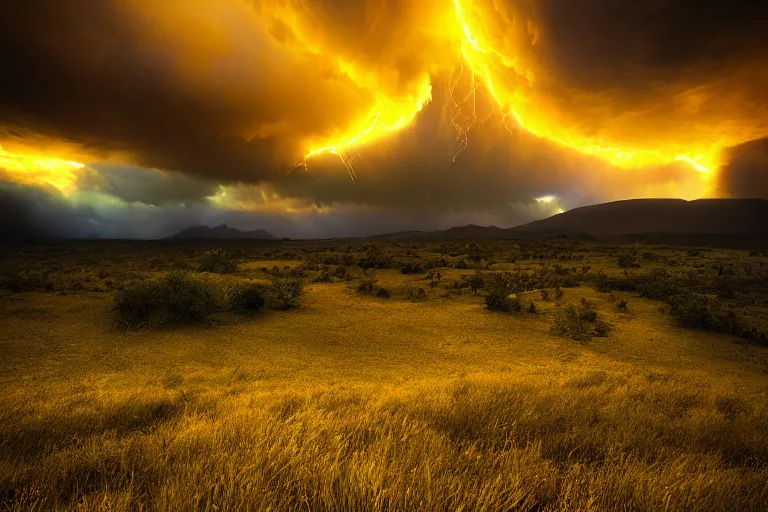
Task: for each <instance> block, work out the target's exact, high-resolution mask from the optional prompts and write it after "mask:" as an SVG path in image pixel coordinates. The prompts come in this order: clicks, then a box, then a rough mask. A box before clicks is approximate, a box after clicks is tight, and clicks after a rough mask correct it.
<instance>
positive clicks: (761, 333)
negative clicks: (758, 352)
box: [595, 269, 768, 345]
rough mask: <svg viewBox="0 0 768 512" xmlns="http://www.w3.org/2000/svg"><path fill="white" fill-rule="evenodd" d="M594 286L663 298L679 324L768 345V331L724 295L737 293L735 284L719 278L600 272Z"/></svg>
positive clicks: (656, 272) (658, 272)
mask: <svg viewBox="0 0 768 512" xmlns="http://www.w3.org/2000/svg"><path fill="white" fill-rule="evenodd" d="M595 287H596V289H597V290H598V291H600V292H610V291H613V290H616V291H633V292H637V293H639V294H640V295H641V296H643V297H646V298H649V299H653V300H660V301H664V302H666V303H667V304H668V305H669V312H670V313H671V314H672V315H674V316H675V317H676V318H677V322H678V324H679V325H680V326H681V327H685V328H689V329H703V330H708V331H713V332H721V333H729V334H734V335H736V336H739V337H741V338H744V339H746V340H748V341H752V342H754V343H757V344H761V345H765V344H768V331H767V330H765V329H761V328H757V327H755V326H750V325H747V323H746V322H745V321H744V319H743V318H742V317H740V316H739V315H738V314H737V313H736V311H735V310H734V309H732V308H729V307H726V305H725V303H724V301H723V300H722V299H723V298H727V297H733V296H735V294H736V291H735V289H734V284H733V283H732V282H728V281H725V280H723V279H721V278H719V277H716V278H712V279H710V280H709V281H706V280H703V279H698V278H697V277H695V276H693V275H688V276H684V277H680V276H675V275H672V274H671V273H670V272H669V271H668V270H666V269H654V270H653V271H651V272H650V273H648V274H646V275H642V276H630V275H625V276H624V277H608V276H606V275H605V274H604V273H599V274H598V275H597V276H596V279H595Z"/></svg>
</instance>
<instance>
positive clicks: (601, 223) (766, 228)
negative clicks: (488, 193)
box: [425, 199, 768, 239]
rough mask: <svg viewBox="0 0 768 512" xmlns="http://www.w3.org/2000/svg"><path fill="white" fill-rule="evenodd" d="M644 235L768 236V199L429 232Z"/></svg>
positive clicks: (649, 206) (606, 208)
mask: <svg viewBox="0 0 768 512" xmlns="http://www.w3.org/2000/svg"><path fill="white" fill-rule="evenodd" d="M641 234H680V235H727V236H748V237H768V201H766V200H764V199H698V200H695V201H686V200H684V199H630V200H626V201H615V202H611V203H602V204H597V205H593V206H583V207H580V208H575V209H573V210H570V211H567V212H564V213H560V214H558V215H555V216H553V217H548V218H546V219H542V220H537V221H534V222H530V223H528V224H523V225H521V226H517V227H514V228H509V229H502V228H498V227H496V226H489V227H483V226H475V225H473V224H470V225H467V226H460V227H454V228H450V229H447V230H445V231H438V232H434V233H429V234H426V235H425V236H428V237H429V238H447V239H481V238H497V239H498V238H503V239H510V238H530V237H537V238H538V237H555V238H563V237H566V238H576V239H579V238H581V239H593V238H601V237H611V236H628V235H641Z"/></svg>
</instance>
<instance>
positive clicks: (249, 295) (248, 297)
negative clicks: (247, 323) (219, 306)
mask: <svg viewBox="0 0 768 512" xmlns="http://www.w3.org/2000/svg"><path fill="white" fill-rule="evenodd" d="M266 294H267V287H266V286H265V285H263V284H257V283H242V284H237V285H234V286H232V287H230V288H229V290H228V293H227V295H228V298H229V305H230V307H231V308H232V309H233V310H234V311H261V310H262V309H264V306H265V305H266V303H267V298H266Z"/></svg>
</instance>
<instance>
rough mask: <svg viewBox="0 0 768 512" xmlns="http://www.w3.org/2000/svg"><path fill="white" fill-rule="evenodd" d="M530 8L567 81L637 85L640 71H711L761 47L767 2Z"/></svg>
mask: <svg viewBox="0 0 768 512" xmlns="http://www.w3.org/2000/svg"><path fill="white" fill-rule="evenodd" d="M537 8H538V10H539V13H540V16H541V23H542V24H543V26H544V27H545V30H546V38H545V41H547V40H549V43H548V48H549V49H550V51H551V52H552V55H553V57H554V60H555V61H556V62H557V66H556V69H557V70H558V71H559V72H561V73H562V74H563V75H564V77H565V78H566V79H567V80H568V81H569V83H572V84H574V85H579V84H585V85H594V86H597V87H605V86H606V85H614V84H621V85H624V86H627V87H636V86H637V85H638V79H640V80H641V81H644V79H645V75H644V74H645V73H657V72H662V71H664V72H671V73H673V74H678V76H679V74H680V73H681V71H690V70H691V69H692V68H696V67H703V68H705V69H706V70H707V71H710V72H711V71H717V70H718V66H722V65H723V63H726V64H729V63H731V62H733V61H734V60H736V61H741V62H743V61H745V60H746V61H748V60H750V59H759V60H765V55H766V51H768V34H767V33H766V30H765V24H766V21H768V3H766V2H734V1H732V0H643V1H633V0H580V1H578V2H573V1H569V0H543V1H542V2H540V3H538V4H537ZM679 78H680V79H683V80H684V79H686V78H688V77H685V76H679Z"/></svg>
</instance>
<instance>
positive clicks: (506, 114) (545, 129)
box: [288, 0, 717, 182]
mask: <svg viewBox="0 0 768 512" xmlns="http://www.w3.org/2000/svg"><path fill="white" fill-rule="evenodd" d="M451 1H452V8H453V15H454V19H455V22H456V30H455V33H456V40H457V41H458V42H459V47H460V52H459V58H458V65H457V66H456V70H455V71H454V73H453V75H454V76H452V77H451V79H450V83H449V88H448V89H449V90H448V93H449V101H450V105H449V107H450V108H451V110H452V112H451V113H450V122H451V124H452V126H453V128H454V129H455V130H456V138H455V142H456V149H455V152H454V153H453V155H452V162H456V159H457V158H458V156H459V155H460V154H461V153H462V152H463V151H464V150H465V149H466V148H467V147H468V145H469V131H470V130H471V129H472V127H473V126H475V125H476V124H477V123H484V122H485V121H487V120H489V119H491V118H492V117H494V114H496V113H497V112H499V114H500V118H501V125H502V126H503V127H504V128H505V129H506V130H507V131H509V132H510V133H514V131H513V127H512V125H513V124H514V125H516V127H517V128H521V129H523V130H526V131H528V132H530V133H532V134H533V135H536V136H537V137H541V138H545V139H549V140H551V141H553V142H555V143H557V144H559V145H562V146H566V147H569V148H572V149H575V150H577V151H579V152H581V153H584V154H587V155H594V156H597V157H599V158H602V159H604V160H607V161H609V162H611V163H612V164H614V165H617V166H620V167H639V166H644V165H653V164H665V163H669V162H671V161H677V162H685V163H687V164H689V165H691V167H693V168H694V169H695V170H697V171H699V172H703V173H706V172H709V171H710V170H712V169H713V168H715V167H716V166H717V159H716V156H715V155H716V153H717V151H716V149H717V148H715V149H713V150H712V151H711V152H710V153H709V154H706V155H697V156H696V157H692V156H689V155H679V154H677V153H672V154H671V155H670V154H667V153H665V152H662V151H654V150H648V149H625V148H619V147H613V146H606V145H604V144H602V143H599V142H598V141H595V140H591V139H589V138H587V137H582V136H580V135H578V134H577V133H575V132H572V131H570V130H568V128H567V127H563V126H558V125H556V124H553V123H552V122H550V121H549V120H548V119H546V118H544V117H543V116H542V115H541V114H540V113H537V110H536V109H535V107H531V106H530V105H528V104H527V103H526V102H527V101H528V100H527V98H526V97H525V96H524V95H521V94H519V92H518V91H516V90H508V89H507V88H506V87H505V86H504V85H500V84H498V83H497V82H496V79H495V78H494V76H495V74H496V73H499V72H504V70H505V69H506V71H507V72H510V73H514V74H516V75H517V76H518V77H520V78H521V79H522V80H525V81H527V82H528V84H531V83H533V82H534V77H533V76H532V74H531V72H530V71H528V70H526V69H522V68H521V67H520V66H517V65H516V64H515V60H514V58H512V57H511V56H509V55H505V54H504V52H502V51H500V50H499V49H497V48H495V47H494V46H493V44H491V42H490V41H488V40H486V39H487V38H484V37H483V35H482V34H481V33H478V32H477V31H476V30H474V28H473V21H475V20H473V19H472V13H473V12H475V11H473V9H476V7H475V6H474V5H473V4H472V0H451ZM345 66H346V67H349V64H346V65H345ZM431 92H432V91H431V84H430V81H429V78H425V82H424V84H423V86H422V88H421V91H420V92H419V94H418V95H417V96H414V97H409V98H407V99H406V100H405V101H403V100H402V99H396V100H395V103H394V105H393V104H389V105H385V107H386V108H387V109H388V110H391V109H392V108H393V106H394V107H395V108H396V109H397V110H398V111H399V112H402V113H403V115H402V116H400V117H399V118H397V119H396V120H394V121H392V122H389V123H387V122H385V121H384V120H383V119H382V112H383V111H387V110H383V109H380V110H377V111H376V112H375V113H374V114H372V115H371V116H370V117H369V119H370V121H369V122H368V123H367V124H363V125H362V127H361V128H359V129H357V131H353V132H352V133H351V134H349V135H347V136H344V135H342V136H338V137H336V138H335V140H332V141H326V142H324V143H322V144H320V145H317V146H314V147H310V149H309V150H308V151H307V152H306V154H305V155H304V157H303V158H302V160H301V162H299V163H298V164H296V165H295V166H294V167H292V168H291V169H290V170H289V171H288V172H289V173H290V172H292V171H293V170H295V169H297V168H299V167H303V168H304V170H307V169H308V163H309V161H310V160H311V159H313V158H315V157H318V156H320V155H323V154H331V155H335V156H337V157H338V158H339V160H340V161H341V163H342V164H343V165H344V168H345V169H346V170H347V173H348V174H349V177H350V179H351V180H352V181H353V182H356V181H357V173H356V170H355V164H356V162H357V161H360V160H362V157H361V156H360V152H359V149H360V148H361V147H362V146H364V145H366V144H369V143H371V142H374V141H376V140H379V139H381V138H382V137H385V136H386V135H388V134H389V133H391V132H395V131H397V130H399V129H401V128H403V127H404V126H406V125H408V124H410V122H411V121H412V120H413V119H414V117H415V116H416V114H417V113H418V112H419V111H420V110H421V109H422V108H423V106H424V105H425V104H426V103H428V102H429V101H430V100H431V98H432V96H431ZM478 96H482V97H486V98H488V99H489V100H490V101H489V103H490V107H489V110H488V111H487V112H483V113H479V112H478ZM383 104H384V102H382V105H383ZM523 112H525V113H523ZM497 119H498V118H497Z"/></svg>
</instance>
